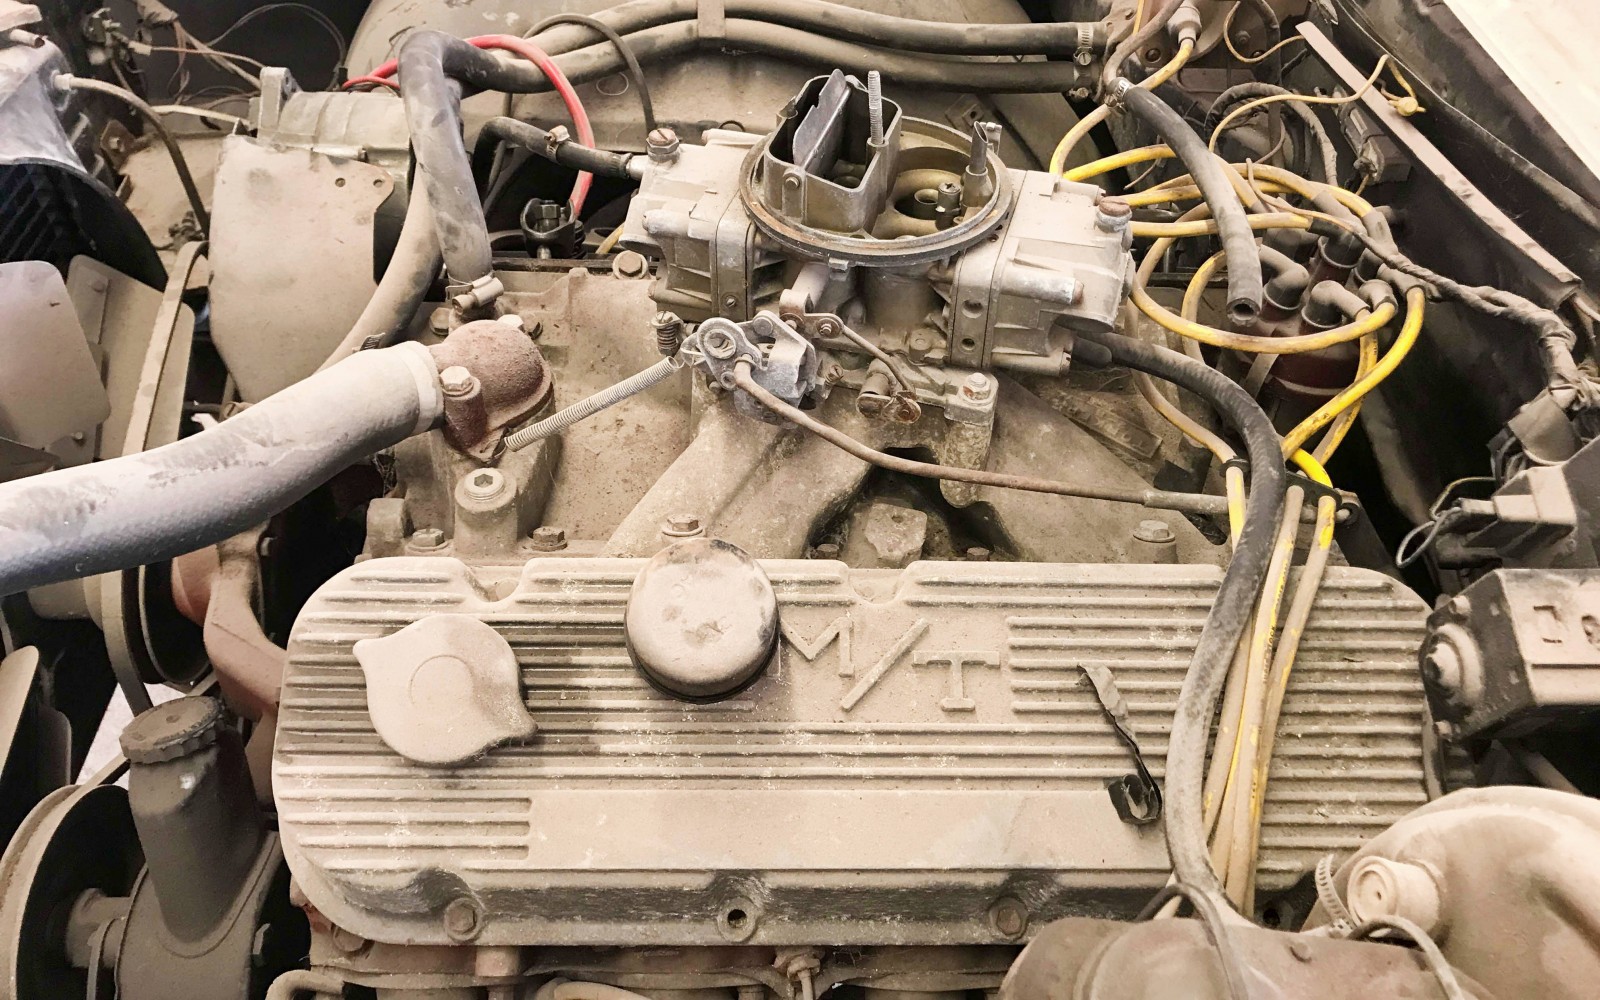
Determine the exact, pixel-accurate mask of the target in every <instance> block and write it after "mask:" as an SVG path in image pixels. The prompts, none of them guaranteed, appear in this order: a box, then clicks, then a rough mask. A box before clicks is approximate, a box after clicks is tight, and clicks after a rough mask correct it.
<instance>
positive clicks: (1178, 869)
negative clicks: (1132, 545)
mask: <svg viewBox="0 0 1600 1000" xmlns="http://www.w3.org/2000/svg"><path fill="white" fill-rule="evenodd" d="M1078 336H1080V337H1083V338H1086V339H1089V340H1093V341H1094V342H1096V343H1098V344H1103V345H1104V346H1105V347H1107V348H1109V349H1110V351H1111V355H1112V357H1113V359H1114V360H1115V361H1116V362H1117V363H1118V364H1121V365H1124V366H1126V367H1128V368H1132V369H1134V370H1135V371H1141V372H1144V373H1145V374H1147V375H1152V376H1154V377H1156V378H1161V379H1166V380H1167V381H1169V382H1172V383H1174V384H1176V385H1177V386H1178V387H1179V388H1182V389H1187V390H1189V391H1190V392H1192V393H1194V394H1195V395H1196V396H1198V397H1200V398H1201V399H1203V400H1205V401H1206V402H1207V403H1209V404H1210V405H1211V406H1212V407H1214V408H1215V409H1216V411H1217V413H1218V414H1220V415H1221V416H1222V419H1223V420H1224V421H1225V422H1226V423H1227V424H1228V425H1229V426H1231V427H1232V428H1233V430H1234V431H1235V432H1237V434H1238V435H1239V438H1240V439H1241V440H1242V441H1243V442H1244V445H1245V452H1246V454H1247V455H1248V457H1249V459H1250V496H1249V499H1248V500H1247V501H1246V504H1245V517H1244V526H1243V527H1242V528H1240V530H1239V538H1238V540H1237V541H1236V542H1235V543H1234V550H1233V559H1232V561H1230V562H1229V563H1228V569H1227V571H1226V572H1224V573H1223V575H1222V584H1221V586H1219V587H1218V588H1217V596H1216V600H1215V601H1213V602H1212V605H1211V612H1210V614H1208V615H1207V616H1206V623H1205V627H1204V628H1202V629H1201V630H1200V638H1199V639H1198V640H1197V641H1196V642H1195V647H1194V654H1193V656H1192V657H1191V658H1190V660H1189V670H1188V673H1187V674H1185V675H1184V678H1183V687H1182V688H1181V689H1180V690H1179V692H1178V707H1177V710H1176V711H1175V712H1174V714H1173V719H1172V735H1171V738H1170V739H1169V740H1168V743H1167V771H1166V779H1165V786H1166V787H1165V791H1166V802H1167V809H1166V814H1165V820H1164V823H1165V828H1166V837H1167V853H1168V855H1169V856H1170V857H1171V860H1172V870H1173V872H1174V873H1175V874H1176V876H1177V880H1178V882H1179V883H1181V884H1184V885H1189V886H1192V887H1194V888H1195V889H1196V890H1197V891H1199V892H1202V893H1204V894H1205V895H1206V896H1207V897H1208V898H1210V899H1211V900H1212V901H1213V902H1215V903H1216V904H1217V905H1218V906H1229V905H1230V904H1229V903H1228V901H1227V895H1226V893H1225V892H1224V891H1223V888H1222V883H1221V882H1220V881H1218V880H1217V876H1216V873H1215V872H1213V871H1212V870H1211V853H1210V851H1208V850H1207V848H1206V828H1205V808H1204V803H1203V801H1202V791H1203V785H1204V783H1205V762H1206V743H1207V741H1208V740H1209V739H1210V735H1211V723H1212V720H1213V719H1214V717H1215V715H1216V710H1217V699H1218V697H1219V696H1220V695H1221V694H1222V686H1223V682H1224V681H1225V680H1226V679H1227V676H1228V668H1229V666H1230V665H1231V664H1232V662H1233V653H1234V649H1235V648H1236V647H1237V646H1238V644H1239V638H1240V636H1242V635H1243V634H1244V630H1245V628H1246V627H1247V625H1248V624H1249V621H1250V617H1251V614H1252V612H1253V611H1254V610H1255V606H1256V599H1257V597H1258V596H1259V595H1260V593H1261V584H1262V581H1263V580H1264V579H1265V578H1266V575H1267V564H1268V562H1269V561H1270V560H1271V558H1272V545H1273V536H1274V535H1275V534H1276V533H1277V530H1278V521H1279V519H1281V518H1282V516H1283V504H1284V499H1283V496H1284V490H1285V489H1286V486H1287V482H1288V476H1287V475H1286V474H1285V472H1284V468H1283V452H1282V451H1281V448H1282V442H1281V439H1280V438H1279V437H1278V432H1277V431H1275V430H1274V429H1273V427H1272V421H1270V420H1268V419H1267V415H1266V414H1265V413H1263V412H1262V410H1261V407H1260V406H1259V405H1258V404H1257V403H1256V401H1255V400H1254V399H1252V398H1250V394H1249V393H1247V392H1245V391H1244V389H1242V388H1240V387H1239V385H1238V384H1237V383H1235V382H1234V381H1233V380H1231V379H1229V378H1228V377H1227V376H1225V375H1223V374H1222V373H1221V372H1219V371H1217V370H1216V369H1215V368H1212V367H1210V366H1208V365H1205V364H1202V363H1201V362H1199V361H1195V360H1193V359H1192V358H1189V357H1187V356H1185V355H1182V354H1179V353H1177V352H1176V351H1170V350H1168V349H1166V348H1164V347H1157V346H1156V345H1154V344H1147V343H1145V342H1143V341H1140V340H1134V339H1132V338H1129V337H1124V336H1121V335H1120V334H1115V333H1079V334H1078Z"/></svg>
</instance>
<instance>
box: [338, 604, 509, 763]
mask: <svg viewBox="0 0 1600 1000" xmlns="http://www.w3.org/2000/svg"><path fill="white" fill-rule="evenodd" d="M354 651H355V654H356V661H357V662H358V663H360V664H361V670H362V673H364V674H365V675H366V679H367V714H368V715H370V716H371V717H372V728H374V729H376V730H377V731H378V736H379V737H381V738H382V739H383V741H384V742H385V743H387V744H389V746H390V748H391V749H393V750H394V751H395V752H396V753H398V754H400V755H401V756H403V757H407V758H409V759H411V760H413V761H415V762H417V763H418V764H435V765H443V764H464V763H466V762H467V761H470V760H472V759H473V758H475V757H478V756H480V755H482V754H484V753H486V752H487V751H488V750H490V749H491V748H493V747H496V746H499V745H500V744H502V743H510V742H514V741H517V740H525V739H527V738H529V737H530V736H532V735H533V733H534V730H535V728H536V727H535V726H534V722H533V718H532V717H531V716H529V715H528V709H527V707H526V706H525V705H524V704H523V700H522V693H523V689H522V668H521V667H520V666H519V665H518V664H517V654H516V652H515V651H513V650H512V648H511V644H510V643H509V642H507V641H506V638H505V636H503V635H501V634H500V633H499V632H497V631H496V630H495V629H494V627H493V626H491V625H489V624H488V623H487V622H484V621H483V620H482V619H479V618H475V617H473V616H472V615H460V614H436V615H428V616H427V617H425V618H419V619H418V620H416V621H414V622H412V623H411V624H410V625H407V626H406V627H405V628H403V629H401V630H400V631H398V632H395V633H394V634H392V635H386V636H383V637H382V638H378V639H362V640H361V641H360V642H358V643H356V644H355V648H354Z"/></svg>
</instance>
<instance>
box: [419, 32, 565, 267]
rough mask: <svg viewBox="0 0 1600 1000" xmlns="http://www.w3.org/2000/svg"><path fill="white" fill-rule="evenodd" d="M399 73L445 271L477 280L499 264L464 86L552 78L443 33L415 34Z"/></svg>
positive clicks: (533, 85) (521, 88) (518, 87)
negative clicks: (475, 169)
mask: <svg viewBox="0 0 1600 1000" xmlns="http://www.w3.org/2000/svg"><path fill="white" fill-rule="evenodd" d="M399 71H400V96H401V97H402V98H403V99H404V101H405V110H406V123H407V124H408V125H409V126H410V128H411V148H412V151H413V152H414V153H415V155H416V160H417V175H418V178H417V179H418V183H421V184H424V185H425V186H426V187H427V190H428V201H429V202H431V203H432V206H433V224H434V231H435V233H436V234H437V235H438V238H439V250H440V252H441V253H442V254H443V256H444V265H445V270H446V272H448V273H449V275H450V279H451V281H453V282H455V283H457V284H463V285H464V284H470V283H472V282H474V281H477V280H478V279H479V278H482V277H485V276H486V275H488V274H489V273H490V270H491V266H492V265H491V263H490V262H491V255H490V249H489V227H488V224H487V223H486V222H485V221H484V217H483V205H482V204H481V203H480V202H479V201H478V188H477V185H476V184H475V183H474V182H473V179H472V166H471V164H470V163H469V162H468V161H467V148H466V143H465V141H464V140H463V139H462V137H461V94H462V88H463V87H465V88H466V89H467V90H470V91H478V90H502V91H506V92H509V93H527V92H530V91H533V90H535V89H538V88H539V87H540V86H541V85H542V84H544V82H545V81H544V75H543V74H542V73H540V72H539V71H538V70H537V69H536V68H533V67H531V66H528V65H526V64H517V63H511V62H503V61H501V60H499V59H496V58H495V57H494V56H492V55H490V54H489V53H488V52H485V51H483V50H482V49H479V48H475V47H473V46H472V45H470V44H468V43H467V42H464V41H462V40H461V39H459V38H454V37H452V36H450V35H446V34H444V33H443V32H439V31H418V32H415V33H414V34H412V35H410V36H409V37H408V38H407V39H406V40H405V44H403V45H401V46H400V56H399Z"/></svg>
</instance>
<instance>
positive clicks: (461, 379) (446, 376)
mask: <svg viewBox="0 0 1600 1000" xmlns="http://www.w3.org/2000/svg"><path fill="white" fill-rule="evenodd" d="M439 385H440V387H441V388H443V389H444V394H445V395H446V396H468V395H471V394H472V390H474V389H476V388H477V387H478V380H477V379H475V378H473V377H472V373H471V372H469V371H467V370H466V369H465V368H463V367H461V366H460V365H451V366H450V367H448V368H446V369H445V370H444V371H442V372H440V373H439Z"/></svg>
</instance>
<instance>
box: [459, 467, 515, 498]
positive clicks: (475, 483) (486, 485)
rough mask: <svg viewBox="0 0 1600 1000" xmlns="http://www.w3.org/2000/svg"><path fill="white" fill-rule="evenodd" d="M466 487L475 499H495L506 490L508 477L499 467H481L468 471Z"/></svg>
mask: <svg viewBox="0 0 1600 1000" xmlns="http://www.w3.org/2000/svg"><path fill="white" fill-rule="evenodd" d="M464 489H465V490H466V493H467V496H469V497H471V498H472V499H474V500H493V499H494V498H495V497H497V496H499V495H500V494H502V493H504V492H505V491H506V477H505V474H504V473H502V472H501V471H500V470H499V469H479V470H477V471H476V472H469V473H467V475H466V486H465V487H464Z"/></svg>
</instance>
